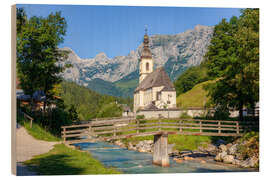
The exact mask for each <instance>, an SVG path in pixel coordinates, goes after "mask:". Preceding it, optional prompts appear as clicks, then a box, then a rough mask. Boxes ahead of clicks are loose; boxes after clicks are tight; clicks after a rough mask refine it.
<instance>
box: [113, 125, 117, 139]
mask: <svg viewBox="0 0 270 180" xmlns="http://www.w3.org/2000/svg"><path fill="white" fill-rule="evenodd" d="M113 136H114V137H115V136H116V126H115V124H114V125H113Z"/></svg>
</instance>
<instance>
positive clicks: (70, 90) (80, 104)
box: [59, 81, 133, 120]
mask: <svg viewBox="0 0 270 180" xmlns="http://www.w3.org/2000/svg"><path fill="white" fill-rule="evenodd" d="M59 91H60V97H61V99H62V100H63V101H64V106H65V107H66V108H67V109H70V108H71V106H74V108H75V109H76V112H77V113H78V119H80V120H90V119H92V118H96V117H117V116H121V115H122V108H121V106H120V104H127V105H128V106H130V107H131V108H132V106H131V105H132V104H133V102H132V99H131V98H118V97H113V96H108V95H101V94H98V93H96V92H94V91H92V90H90V89H88V88H86V87H83V86H79V85H77V84H76V83H74V82H66V81H63V82H62V83H61V87H60V90H59ZM116 102H117V103H118V104H119V105H117V104H116Z"/></svg>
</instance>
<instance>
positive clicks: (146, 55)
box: [141, 27, 152, 58]
mask: <svg viewBox="0 0 270 180" xmlns="http://www.w3.org/2000/svg"><path fill="white" fill-rule="evenodd" d="M141 58H152V53H151V51H150V48H149V37H148V35H147V27H145V34H144V37H143V51H142V54H141Z"/></svg>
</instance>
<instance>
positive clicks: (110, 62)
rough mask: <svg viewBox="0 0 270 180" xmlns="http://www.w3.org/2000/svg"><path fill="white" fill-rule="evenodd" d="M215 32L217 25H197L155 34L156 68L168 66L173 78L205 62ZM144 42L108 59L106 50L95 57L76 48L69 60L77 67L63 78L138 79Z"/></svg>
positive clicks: (152, 42) (85, 81)
mask: <svg viewBox="0 0 270 180" xmlns="http://www.w3.org/2000/svg"><path fill="white" fill-rule="evenodd" d="M212 34H213V27H210V26H203V25H196V26H195V27H194V29H192V30H187V31H185V32H183V33H179V34H175V35H152V36H150V37H149V47H150V50H151V52H152V55H153V59H154V67H160V66H164V68H165V70H166V72H167V73H168V74H169V76H170V78H171V79H172V80H175V79H176V78H177V77H178V76H179V75H180V74H181V73H182V72H183V71H184V70H185V69H187V68H188V67H191V66H196V65H199V64H200V63H201V61H202V60H203V56H204V54H205V53H206V50H207V47H208V45H209V44H210V40H211V38H212ZM142 37H143V35H142ZM141 52H142V43H141V44H140V45H139V46H138V48H137V49H136V50H134V51H131V52H130V53H129V54H128V55H127V56H117V57H114V58H112V59H110V58H108V57H107V56H106V54H105V53H104V52H101V53H99V54H97V55H96V56H95V57H94V58H92V59H81V58H80V57H78V56H77V55H76V54H75V52H74V51H72V53H71V54H70V55H69V59H68V61H69V62H71V63H72V64H73V68H72V69H69V70H66V72H65V73H64V74H63V77H64V78H65V79H67V80H72V81H75V82H77V83H79V84H83V85H85V86H87V85H88V82H89V81H91V80H93V79H96V78H99V79H102V80H104V81H109V82H116V81H119V80H121V79H123V78H125V77H129V76H131V75H132V77H129V78H128V79H134V78H135V79H136V78H138V77H133V75H135V74H136V76H138V73H135V72H138V68H139V58H140V55H141Z"/></svg>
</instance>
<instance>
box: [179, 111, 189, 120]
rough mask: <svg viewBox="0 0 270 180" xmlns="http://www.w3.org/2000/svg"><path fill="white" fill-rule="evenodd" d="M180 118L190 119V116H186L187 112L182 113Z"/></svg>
mask: <svg viewBox="0 0 270 180" xmlns="http://www.w3.org/2000/svg"><path fill="white" fill-rule="evenodd" d="M180 118H182V119H192V117H191V116H190V115H188V114H187V112H184V113H182V114H181V115H180Z"/></svg>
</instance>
